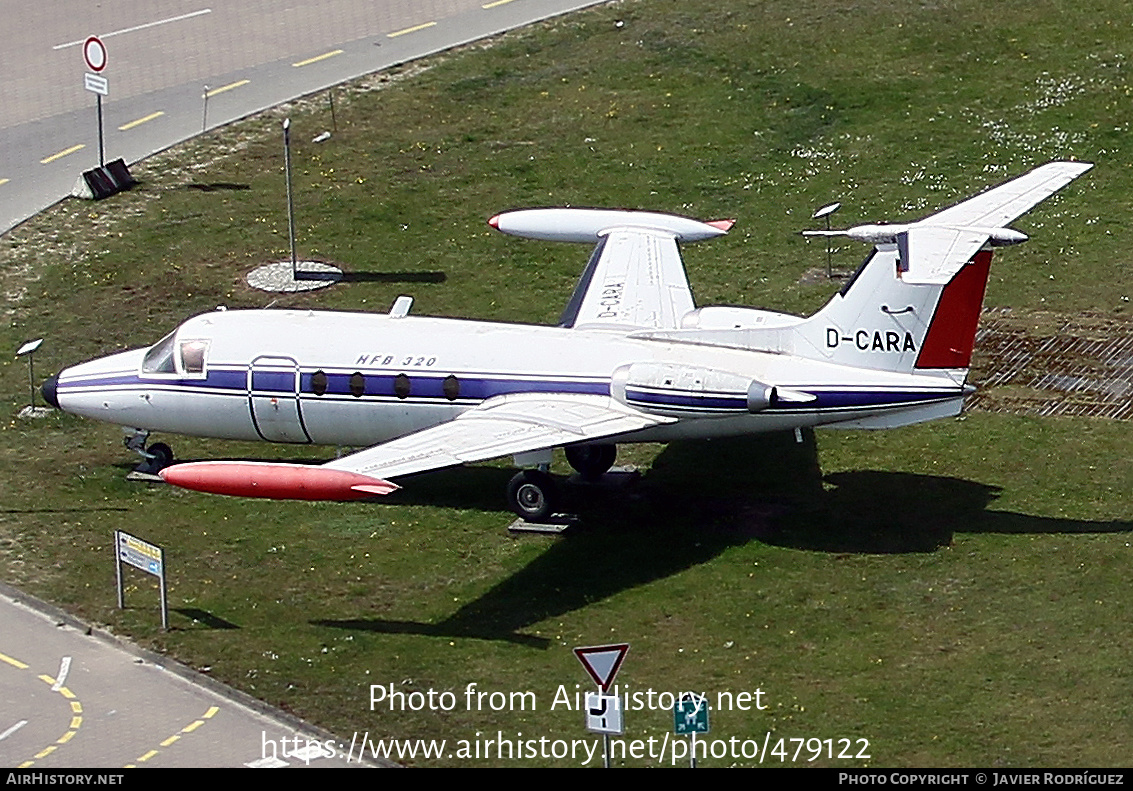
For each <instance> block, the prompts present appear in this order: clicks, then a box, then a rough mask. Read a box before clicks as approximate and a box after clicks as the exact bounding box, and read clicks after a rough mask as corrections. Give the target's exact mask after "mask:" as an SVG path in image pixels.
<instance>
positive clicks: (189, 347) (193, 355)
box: [178, 341, 209, 374]
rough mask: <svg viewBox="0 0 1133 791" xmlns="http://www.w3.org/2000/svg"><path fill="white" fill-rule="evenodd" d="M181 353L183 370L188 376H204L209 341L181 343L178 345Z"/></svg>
mask: <svg viewBox="0 0 1133 791" xmlns="http://www.w3.org/2000/svg"><path fill="white" fill-rule="evenodd" d="M178 348H179V350H180V353H181V370H182V371H184V372H185V373H187V374H203V373H204V372H205V354H206V353H207V352H208V348H209V342H208V341H181V343H180V344H178Z"/></svg>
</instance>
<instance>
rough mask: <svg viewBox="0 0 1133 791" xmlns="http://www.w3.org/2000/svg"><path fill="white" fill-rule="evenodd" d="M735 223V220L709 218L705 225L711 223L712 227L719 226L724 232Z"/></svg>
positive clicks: (730, 228)
mask: <svg viewBox="0 0 1133 791" xmlns="http://www.w3.org/2000/svg"><path fill="white" fill-rule="evenodd" d="M735 224H736V221H735V220H710V221H709V222H706V223H705V225H711V226H712V227H713V228H719V229H720V230H721V231H724V232H725V233H726V232H728V231H730V230H732V226H733V225H735Z"/></svg>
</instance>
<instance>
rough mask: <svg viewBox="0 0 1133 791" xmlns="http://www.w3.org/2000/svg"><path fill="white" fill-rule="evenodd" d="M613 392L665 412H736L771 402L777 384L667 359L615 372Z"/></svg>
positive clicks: (642, 406) (638, 406)
mask: <svg viewBox="0 0 1133 791" xmlns="http://www.w3.org/2000/svg"><path fill="white" fill-rule="evenodd" d="M610 394H611V395H612V396H613V397H614V398H615V399H617V400H618V401H620V402H621V403H623V404H625V405H626V406H631V407H634V408H636V409H641V410H643V411H645V412H651V413H654V414H661V415H675V416H687V415H689V414H704V415H709V414H718V415H734V414H739V413H744V412H760V411H762V410H764V409H766V408H767V407H769V406H771V405H772V404H773V403H774V402H775V400H776V398H777V396H776V391H775V388H774V387H772V386H771V385H768V384H764V383H763V382H759V381H756V380H755V379H751V378H749V377H746V376H741V375H740V374H734V373H729V372H727V371H717V370H713V369H711V368H697V367H693V366H687V365H671V364H667V363H633V364H631V365H623V366H622V367H621V368H618V369H617V370H616V371H615V372H614V376H613V381H612V382H611V384H610Z"/></svg>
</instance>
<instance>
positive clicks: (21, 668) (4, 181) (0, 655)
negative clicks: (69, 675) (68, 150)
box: [0, 179, 27, 670]
mask: <svg viewBox="0 0 1133 791" xmlns="http://www.w3.org/2000/svg"><path fill="white" fill-rule="evenodd" d="M8 181H9V179H0V185H3V184H7V183H8ZM0 657H2V658H3V659H5V660H6V659H7V658H8V657H6V656H4V655H3V654H0ZM16 667H20V666H19V665H16ZM24 667H27V665H24ZM24 667H20V670H23V669H24Z"/></svg>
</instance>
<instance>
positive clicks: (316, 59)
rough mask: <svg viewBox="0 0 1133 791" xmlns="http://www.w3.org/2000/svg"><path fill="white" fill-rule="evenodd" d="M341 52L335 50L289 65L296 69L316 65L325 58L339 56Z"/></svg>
mask: <svg viewBox="0 0 1133 791" xmlns="http://www.w3.org/2000/svg"><path fill="white" fill-rule="evenodd" d="M342 52H343V51H342V50H340V49H336V50H335V51H334V52H324V53H323V54H322V55H316V56H315V57H313V58H307V59H306V60H301V61H299V62H298V63H292V64H291V65H292V66H294V67H296V68H298V67H300V66H310V65H311V64H312V63H318V62H319V61H320V60H326V59H327V58H333V57H334V56H335V55H341V54H342Z"/></svg>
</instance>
